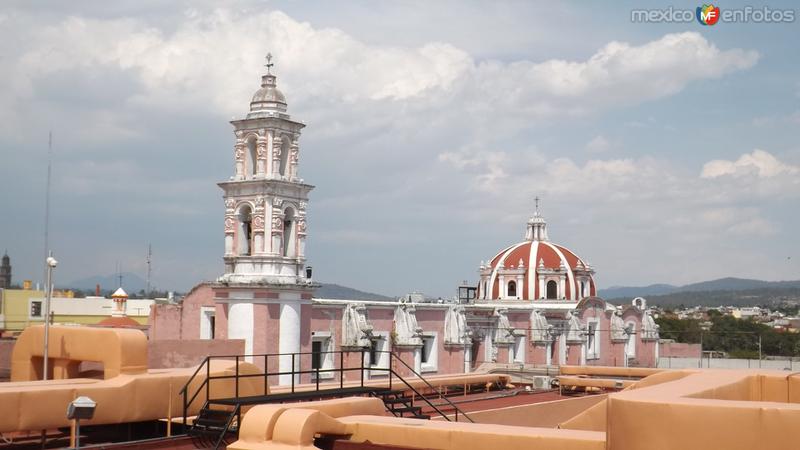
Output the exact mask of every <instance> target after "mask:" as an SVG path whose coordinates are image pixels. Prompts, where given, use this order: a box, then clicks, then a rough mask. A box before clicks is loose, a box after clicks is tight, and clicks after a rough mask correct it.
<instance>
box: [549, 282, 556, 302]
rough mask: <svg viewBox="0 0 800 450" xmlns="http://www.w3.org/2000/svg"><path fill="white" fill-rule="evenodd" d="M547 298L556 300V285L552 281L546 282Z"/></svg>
mask: <svg viewBox="0 0 800 450" xmlns="http://www.w3.org/2000/svg"><path fill="white" fill-rule="evenodd" d="M547 298H548V299H550V300H554V299H557V298H558V283H556V282H555V281H553V280H550V281H548V282H547Z"/></svg>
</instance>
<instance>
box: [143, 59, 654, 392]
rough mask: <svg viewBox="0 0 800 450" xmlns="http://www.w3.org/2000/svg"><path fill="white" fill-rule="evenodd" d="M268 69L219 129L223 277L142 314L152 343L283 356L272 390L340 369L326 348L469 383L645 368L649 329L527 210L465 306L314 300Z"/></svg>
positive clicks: (300, 209)
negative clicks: (498, 374)
mask: <svg viewBox="0 0 800 450" xmlns="http://www.w3.org/2000/svg"><path fill="white" fill-rule="evenodd" d="M267 66H268V72H267V74H266V75H264V76H263V77H262V81H261V87H260V88H259V89H258V90H257V91H256V93H255V94H254V95H253V97H252V100H251V102H250V108H249V112H248V113H247V114H246V116H245V117H244V118H243V119H241V120H234V121H232V122H231V124H232V125H233V134H234V144H233V150H232V152H231V158H232V161H233V174H232V176H230V178H229V179H228V180H227V181H224V182H221V183H219V187H220V188H221V189H222V198H223V203H222V205H221V209H222V210H224V215H223V220H222V222H223V226H222V227H221V228H222V234H223V237H222V238H223V239H224V249H225V250H224V255H223V260H224V263H225V272H224V273H223V274H222V275H221V276H220V277H219V278H218V279H217V280H215V281H213V282H206V283H201V284H199V285H198V286H196V287H195V288H194V289H193V290H192V291H191V292H190V293H189V294H188V295H187V296H186V297H185V298H184V300H183V302H182V303H181V304H180V305H157V306H155V307H154V308H153V309H152V310H151V314H150V338H151V339H155V340H158V339H241V340H244V342H245V352H246V354H247V355H249V356H247V357H246V358H247V359H248V360H250V361H252V362H253V363H255V364H258V365H263V364H264V363H263V362H262V359H261V358H260V356H257V355H264V354H273V355H274V354H281V355H283V356H279V357H278V360H279V367H277V369H279V370H280V372H282V373H284V374H283V375H281V376H280V377H276V380H274V382H277V383H280V384H288V383H290V382H291V381H292V375H290V374H286V372H292V371H293V369H294V370H297V369H303V370H309V369H311V368H316V367H319V368H321V369H333V368H336V367H338V366H339V365H340V364H342V363H343V361H337V360H335V358H333V357H330V356H329V355H327V354H326V353H325V352H329V351H339V350H350V351H352V352H351V353H352V357H353V358H362V357H366V358H367V361H366V363H367V364H368V365H369V366H370V367H381V368H383V367H384V366H386V365H388V363H389V359H388V356H387V354H386V353H381V352H380V351H392V352H394V353H395V354H396V355H397V356H399V357H400V358H402V359H403V361H405V362H406V363H407V365H408V367H410V368H413V370H414V371H416V372H417V373H421V374H446V373H461V372H470V371H472V370H475V369H476V368H477V367H478V366H480V365H481V364H483V363H497V364H514V365H528V366H530V365H534V366H542V365H561V364H590V365H616V366H627V365H639V366H650V367H653V366H655V364H656V363H657V360H658V329H657V326H656V325H655V322H654V320H653V318H652V317H651V316H650V313H649V311H648V309H647V305H646V302H645V301H644V300H643V299H637V300H635V301H634V302H633V303H632V304H631V305H628V306H626V307H615V306H613V305H610V304H608V303H607V302H605V301H604V300H602V299H600V298H598V297H596V286H595V282H594V277H593V276H594V273H595V272H594V269H593V268H592V267H591V265H590V264H588V263H587V262H586V261H585V260H583V259H581V258H580V257H578V256H577V255H576V254H575V253H573V252H572V251H570V250H569V249H567V248H565V247H563V246H560V245H556V244H554V243H552V242H551V241H550V240H549V237H548V232H547V223H546V221H545V219H544V218H543V217H542V215H541V214H540V212H539V210H538V204H537V208H536V211H535V213H534V214H533V217H531V219H530V220H529V221H528V224H527V229H526V233H525V240H523V241H522V242H520V243H517V244H514V245H511V246H509V247H507V248H505V249H503V250H501V251H500V252H498V253H497V254H496V256H494V257H493V258H492V259H491V260H490V261H488V262H485V263H483V262H482V263H481V264H480V267H479V270H478V274H479V280H478V282H477V295H476V298H474V299H465V301H463V302H457V301H454V302H450V303H429V302H425V301H419V300H420V299H417V298H415V297H414V296H408V297H407V298H404V299H399V300H398V301H397V302H378V301H358V300H338V299H337V300H335V299H324V298H315V297H314V295H313V294H314V289H315V287H316V285H315V284H314V282H313V280H312V276H311V275H312V274H311V270H310V268H307V267H306V265H305V262H306V255H305V242H306V238H307V235H308V232H309V231H308V227H307V223H306V213H307V209H308V207H309V193H310V192H311V190H312V189H313V186H311V185H309V184H306V183H305V182H304V180H303V179H302V178H300V175H299V170H298V169H299V161H300V143H299V142H300V135H301V130H302V129H303V127H304V124H303V123H302V122H299V121H297V120H295V119H293V118H292V117H291V116H290V115H289V113H288V105H287V101H286V98H285V96H284V95H283V93H281V92H280V91H279V90H278V88H277V79H276V77H275V75H273V74H272V73H271V72H270V70H269V69H270V67H271V64H268V65H267ZM537 203H538V202H537ZM362 350H364V352H363V355H366V356H362ZM370 350H372V351H370ZM375 350H379V351H377V352H376V351H375ZM292 353H295V354H297V353H307V354H312V355H317V356H316V357H314V358H303V357H297V358H293V357H292V356H291V354H292ZM270 364H272V363H270ZM345 364H346V365H347V364H348V363H345ZM271 369H273V370H274V369H275V368H274V367H271ZM395 369H399V371H400V372H401V375H402V374H403V373H402V372H403V371H404V370H403V368H402V367H401V368H395ZM406 372H408V373H410V370H408V369H406ZM408 373H406V374H408ZM375 376H379V375H378V374H375ZM297 378H298V379H297V380H295V381H307V380H301V379H300V377H297Z"/></svg>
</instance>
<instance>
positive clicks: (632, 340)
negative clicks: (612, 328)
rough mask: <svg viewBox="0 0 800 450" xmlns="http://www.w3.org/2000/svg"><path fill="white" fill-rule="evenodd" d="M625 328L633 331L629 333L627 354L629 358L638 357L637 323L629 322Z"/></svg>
mask: <svg viewBox="0 0 800 450" xmlns="http://www.w3.org/2000/svg"><path fill="white" fill-rule="evenodd" d="M625 328H627V329H629V330H630V331H631V334H629V335H628V345H627V349H626V350H627V351H626V353H627V355H628V358H635V357H636V324H635V323H634V322H628V323H626V324H625Z"/></svg>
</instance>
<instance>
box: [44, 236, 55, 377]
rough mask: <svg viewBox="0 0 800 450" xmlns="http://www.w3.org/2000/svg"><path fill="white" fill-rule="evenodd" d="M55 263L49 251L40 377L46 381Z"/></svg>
mask: <svg viewBox="0 0 800 450" xmlns="http://www.w3.org/2000/svg"><path fill="white" fill-rule="evenodd" d="M55 261H56V260H55V259H53V252H52V251H51V252H50V255H49V256H48V257H47V260H46V261H45V263H46V264H47V286H45V292H46V295H45V298H44V352H43V355H42V358H43V359H44V375H43V376H42V380H47V373H48V370H49V367H48V348H47V344H48V343H49V340H50V299H51V298H52V296H53V266H54V265H55Z"/></svg>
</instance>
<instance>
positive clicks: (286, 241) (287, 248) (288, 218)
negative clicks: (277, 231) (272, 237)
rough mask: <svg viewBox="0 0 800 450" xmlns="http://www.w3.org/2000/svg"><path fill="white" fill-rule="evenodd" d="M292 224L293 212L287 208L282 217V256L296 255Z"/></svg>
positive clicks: (293, 221) (293, 222)
mask: <svg viewBox="0 0 800 450" xmlns="http://www.w3.org/2000/svg"><path fill="white" fill-rule="evenodd" d="M294 224H295V220H294V210H293V209H292V208H287V209H286V211H285V212H284V216H283V256H289V257H294V256H295V255H296V252H295V232H294Z"/></svg>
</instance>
